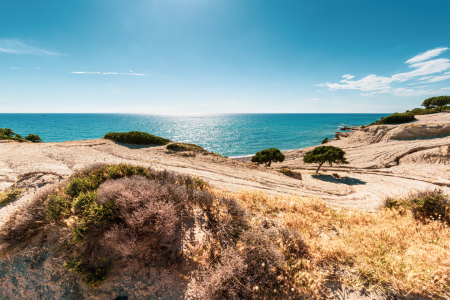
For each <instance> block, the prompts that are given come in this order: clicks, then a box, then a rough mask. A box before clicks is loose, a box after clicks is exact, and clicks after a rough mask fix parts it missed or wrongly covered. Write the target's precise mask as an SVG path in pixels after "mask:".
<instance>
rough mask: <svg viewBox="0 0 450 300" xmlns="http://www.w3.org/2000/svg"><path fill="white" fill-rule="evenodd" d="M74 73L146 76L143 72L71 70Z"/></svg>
mask: <svg viewBox="0 0 450 300" xmlns="http://www.w3.org/2000/svg"><path fill="white" fill-rule="evenodd" d="M70 73H72V74H91V75H126V76H145V74H143V73H129V72H128V73H123V72H121V73H119V72H84V71H76V72H70Z"/></svg>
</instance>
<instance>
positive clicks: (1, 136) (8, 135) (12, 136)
mask: <svg viewBox="0 0 450 300" xmlns="http://www.w3.org/2000/svg"><path fill="white" fill-rule="evenodd" d="M0 140H16V141H19V142H23V141H25V140H27V141H30V142H33V143H42V140H41V138H40V137H39V136H38V135H36V134H29V135H27V136H26V137H25V138H23V137H22V136H21V135H20V134H18V133H15V132H14V131H12V130H11V129H9V128H0Z"/></svg>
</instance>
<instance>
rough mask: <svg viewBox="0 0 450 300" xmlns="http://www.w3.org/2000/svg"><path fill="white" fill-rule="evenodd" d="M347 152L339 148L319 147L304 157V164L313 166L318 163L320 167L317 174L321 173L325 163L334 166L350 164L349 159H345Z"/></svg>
mask: <svg viewBox="0 0 450 300" xmlns="http://www.w3.org/2000/svg"><path fill="white" fill-rule="evenodd" d="M344 155H345V152H344V150H342V149H341V148H339V147H334V146H318V147H316V148H314V149H313V150H311V151H308V152H306V154H305V156H304V157H303V162H305V163H308V164H311V163H318V164H319V167H318V168H317V170H316V173H318V172H319V169H320V167H322V165H323V164H324V163H329V164H330V166H332V165H333V164H348V161H347V159H346V158H345V157H344Z"/></svg>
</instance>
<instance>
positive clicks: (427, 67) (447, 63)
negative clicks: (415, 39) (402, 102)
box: [392, 58, 450, 82]
mask: <svg viewBox="0 0 450 300" xmlns="http://www.w3.org/2000/svg"><path fill="white" fill-rule="evenodd" d="M410 67H411V68H416V69H415V70H414V71H410V72H406V73H399V74H395V75H393V76H392V79H393V80H394V81H399V82H404V81H407V80H410V79H413V78H415V77H419V76H426V75H430V74H436V73H440V72H443V71H446V70H448V69H450V59H447V58H439V59H432V60H429V61H424V62H420V63H416V64H412V65H411V66H410Z"/></svg>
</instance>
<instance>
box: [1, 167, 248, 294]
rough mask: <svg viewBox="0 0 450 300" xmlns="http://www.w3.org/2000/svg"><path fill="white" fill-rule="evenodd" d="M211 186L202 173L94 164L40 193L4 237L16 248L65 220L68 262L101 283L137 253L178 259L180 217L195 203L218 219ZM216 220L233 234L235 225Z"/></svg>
mask: <svg viewBox="0 0 450 300" xmlns="http://www.w3.org/2000/svg"><path fill="white" fill-rule="evenodd" d="M207 186H208V184H207V183H206V182H205V181H203V180H201V179H200V178H198V177H190V176H185V175H179V174H176V173H171V172H167V171H154V170H151V169H146V168H142V167H139V166H131V165H125V164H120V165H97V166H96V167H94V168H89V169H86V170H82V171H80V172H78V173H76V174H74V175H73V176H71V177H70V178H69V181H68V182H67V183H66V184H65V185H62V186H60V187H58V188H55V189H53V190H52V191H51V192H47V193H45V194H44V195H39V196H37V198H36V199H35V200H34V201H33V203H32V204H31V206H30V209H29V212H27V213H25V215H26V217H25V218H23V217H21V218H20V220H21V222H19V224H13V225H11V224H10V225H9V227H7V229H6V230H5V232H6V233H5V235H4V236H0V243H3V245H6V248H11V247H14V246H15V245H18V243H23V242H25V241H26V239H27V238H30V237H31V236H33V234H35V233H34V232H36V229H37V228H40V227H42V226H45V225H46V224H54V225H56V226H61V227H68V228H70V229H71V231H72V235H71V240H69V241H68V245H70V247H69V248H70V251H69V252H68V253H66V258H67V263H66V264H65V267H66V268H67V269H70V270H72V271H73V272H74V273H76V274H79V275H80V276H81V277H82V278H83V280H84V282H85V283H86V284H88V285H90V286H96V285H99V284H101V282H102V281H103V280H104V279H105V278H106V277H107V274H108V272H109V270H110V269H111V267H112V265H113V263H114V262H115V261H117V260H121V259H128V258H138V259H139V260H141V261H142V263H143V264H144V265H146V266H151V265H155V264H156V265H160V264H161V262H166V263H168V264H169V263H170V261H171V260H173V259H176V257H177V255H178V251H179V250H178V248H177V246H176V245H178V244H179V243H180V241H178V240H177V239H179V235H178V233H179V231H180V228H181V227H180V226H181V223H180V222H181V219H180V216H181V215H183V216H185V217H187V216H189V215H190V213H191V208H189V206H190V205H198V206H199V207H202V208H204V209H205V210H206V212H205V214H206V215H209V217H208V220H209V221H210V222H211V224H215V223H214V222H216V221H217V220H216V219H217V218H216V217H215V214H214V213H213V210H214V209H213V207H212V205H213V204H212V203H213V201H214V199H215V198H214V197H213V196H211V195H210V194H209V193H207V192H204V191H203V190H202V189H205V188H206V187H207ZM220 202H221V203H223V205H226V207H227V208H228V213H229V215H228V216H233V215H234V216H235V215H236V212H237V211H239V209H238V208H233V204H232V203H231V202H232V201H231V200H229V199H222V200H220ZM236 205H237V204H236ZM222 209H223V208H222ZM27 215H29V216H27ZM235 221H236V219H235ZM237 223H239V222H237V221H236V222H234V224H237ZM214 226H215V228H218V230H220V232H221V233H223V234H227V236H228V237H229V236H234V235H235V233H233V232H235V229H233V228H234V227H233V226H231V229H229V228H228V229H227V227H223V226H222V225H220V224H219V225H217V224H216V225H214ZM221 226H222V227H221ZM233 230H234V231H233ZM168 258H170V259H168Z"/></svg>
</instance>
